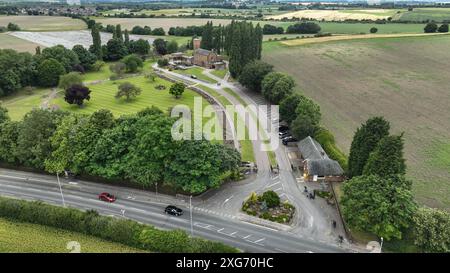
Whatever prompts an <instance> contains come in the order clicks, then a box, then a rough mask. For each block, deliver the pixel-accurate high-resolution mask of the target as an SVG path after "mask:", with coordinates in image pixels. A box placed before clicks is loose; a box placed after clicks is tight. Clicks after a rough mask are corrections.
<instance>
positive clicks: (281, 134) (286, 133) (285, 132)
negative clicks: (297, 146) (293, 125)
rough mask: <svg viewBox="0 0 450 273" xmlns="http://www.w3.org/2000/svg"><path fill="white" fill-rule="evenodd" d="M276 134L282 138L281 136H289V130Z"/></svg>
mask: <svg viewBox="0 0 450 273" xmlns="http://www.w3.org/2000/svg"><path fill="white" fill-rule="evenodd" d="M278 135H279V136H280V138H281V139H283V138H285V137H288V136H291V132H289V131H284V132H280V133H278Z"/></svg>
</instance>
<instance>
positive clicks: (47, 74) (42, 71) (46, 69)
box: [37, 58, 66, 87]
mask: <svg viewBox="0 0 450 273" xmlns="http://www.w3.org/2000/svg"><path fill="white" fill-rule="evenodd" d="M65 73H66V70H65V69H64V66H63V65H62V64H61V63H60V62H58V61H57V60H55V59H52V58H50V59H47V60H44V61H43V62H42V63H41V64H39V66H38V67H37V78H38V84H39V85H40V86H45V87H52V86H56V85H58V82H59V77H60V76H61V75H63V74H65Z"/></svg>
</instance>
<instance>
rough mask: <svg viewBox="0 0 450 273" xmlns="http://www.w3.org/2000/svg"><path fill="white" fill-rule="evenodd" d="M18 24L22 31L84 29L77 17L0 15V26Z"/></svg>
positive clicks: (82, 23) (84, 26)
mask: <svg viewBox="0 0 450 273" xmlns="http://www.w3.org/2000/svg"><path fill="white" fill-rule="evenodd" d="M10 22H11V23H14V24H17V25H19V27H20V29H21V30H24V31H55V30H80V29H86V24H85V23H84V22H83V21H81V20H79V19H72V18H70V17H62V16H3V15H2V16H0V26H7V25H8V23H10Z"/></svg>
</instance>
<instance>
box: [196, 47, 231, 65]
mask: <svg viewBox="0 0 450 273" xmlns="http://www.w3.org/2000/svg"><path fill="white" fill-rule="evenodd" d="M193 62H194V64H195V65H198V66H201V67H205V68H209V69H225V68H226V65H225V62H224V61H223V58H222V56H220V55H218V54H217V53H215V52H214V51H210V50H206V49H203V48H197V49H195V50H194V60H193Z"/></svg>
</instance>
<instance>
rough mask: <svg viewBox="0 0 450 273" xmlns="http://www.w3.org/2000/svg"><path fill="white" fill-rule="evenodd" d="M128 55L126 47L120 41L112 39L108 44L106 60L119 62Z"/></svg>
mask: <svg viewBox="0 0 450 273" xmlns="http://www.w3.org/2000/svg"><path fill="white" fill-rule="evenodd" d="M127 53H128V50H127V48H126V46H125V45H124V43H123V41H122V40H120V39H111V40H109V41H108V43H106V55H105V59H106V60H108V61H117V60H120V59H122V58H123V57H125V56H126V55H127Z"/></svg>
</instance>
